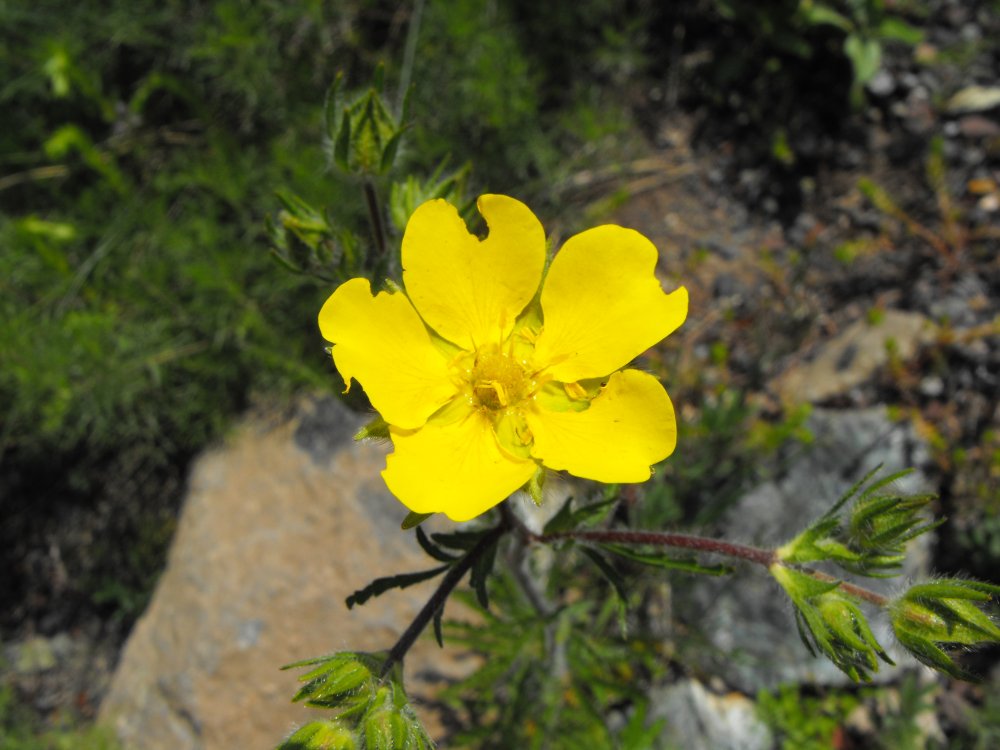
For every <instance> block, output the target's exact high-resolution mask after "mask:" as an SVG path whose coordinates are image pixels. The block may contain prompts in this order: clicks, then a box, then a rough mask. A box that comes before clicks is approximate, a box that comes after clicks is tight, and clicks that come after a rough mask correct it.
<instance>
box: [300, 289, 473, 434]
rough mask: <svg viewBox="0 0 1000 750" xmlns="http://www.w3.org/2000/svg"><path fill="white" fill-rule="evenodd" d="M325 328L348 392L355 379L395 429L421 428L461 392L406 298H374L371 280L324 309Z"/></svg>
mask: <svg viewBox="0 0 1000 750" xmlns="http://www.w3.org/2000/svg"><path fill="white" fill-rule="evenodd" d="M319 328H320V331H321V332H322V333H323V338H325V339H326V340H327V341H331V342H333V361H334V363H335V364H336V365H337V370H339V371H340V374H341V375H342V376H343V378H344V382H345V383H346V384H347V387H348V389H349V388H350V387H351V378H355V379H356V380H357V381H358V382H359V383H361V385H362V387H363V388H364V389H365V393H367V394H368V398H369V400H371V402H372V406H374V407H375V409H376V410H378V412H379V413H380V414H381V415H382V418H383V419H384V420H385V421H386V422H388V423H389V424H391V425H396V426H397V427H404V428H411V429H412V428H415V427H420V426H421V425H422V424H423V423H424V422H426V421H427V418H428V417H429V416H430V415H431V414H433V413H434V412H435V411H437V410H438V409H439V408H440V407H441V406H443V405H444V404H446V403H447V402H448V401H449V400H451V399H452V397H454V396H455V394H456V393H457V392H458V387H457V386H456V384H455V383H454V382H453V381H452V380H451V378H450V376H449V372H448V361H447V359H446V358H445V356H444V355H443V354H442V353H441V352H440V351H439V350H438V348H437V347H435V346H434V344H433V343H431V334H430V333H429V332H428V330H427V327H426V326H425V325H424V323H423V321H422V320H421V319H420V316H419V315H417V311H416V310H414V309H413V305H411V304H410V301H409V300H408V299H406V295H405V294H401V293H399V292H396V293H389V292H379V293H378V294H377V295H376V296H375V297H372V293H371V285H370V284H369V283H368V279H351V280H350V281H347V282H344V283H343V284H341V285H340V286H339V287H337V289H336V291H335V292H334V293H333V294H332V295H330V298H329V299H328V300H327V301H326V303H325V304H324V305H323V309H322V310H320V313H319Z"/></svg>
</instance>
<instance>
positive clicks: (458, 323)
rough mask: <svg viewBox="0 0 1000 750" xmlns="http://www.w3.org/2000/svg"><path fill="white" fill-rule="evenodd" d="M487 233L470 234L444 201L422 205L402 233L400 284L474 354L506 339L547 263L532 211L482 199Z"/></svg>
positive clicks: (442, 331) (439, 327)
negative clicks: (401, 277)
mask: <svg viewBox="0 0 1000 750" xmlns="http://www.w3.org/2000/svg"><path fill="white" fill-rule="evenodd" d="M478 207H479V212H480V213H481V214H482V215H483V218H485V219H486V223H487V225H488V227H489V235H488V236H487V237H486V239H485V240H483V241H481V242H480V241H479V239H478V238H476V237H475V236H474V235H472V234H470V233H469V230H468V228H467V227H466V226H465V222H464V221H463V220H462V218H461V216H459V214H458V210H457V209H456V208H455V207H454V206H452V205H451V204H450V203H448V202H447V201H444V200H440V199H439V200H433V201H429V202H427V203H424V204H423V205H421V206H420V207H419V208H417V210H416V211H414V213H413V216H411V217H410V221H409V223H408V224H407V225H406V231H405V233H404V235H403V244H402V259H403V283H404V285H405V286H406V292H407V294H408V295H409V296H410V299H411V300H412V301H413V305H414V307H416V309H417V311H418V312H419V313H420V315H421V316H422V317H423V319H424V320H425V321H426V323H427V325H429V326H430V327H431V328H433V329H434V331H435V332H437V334H438V335H440V336H441V337H443V338H445V339H448V340H449V341H451V342H452V343H454V344H457V345H458V346H460V347H462V348H463V349H466V350H469V351H471V350H472V349H475V348H477V347H479V346H485V345H488V344H493V345H499V344H501V343H502V342H503V341H505V340H506V339H507V336H508V335H509V334H510V332H511V330H512V328H513V326H514V322H515V320H516V319H517V317H518V316H519V315H520V314H521V312H522V311H523V310H524V308H525V307H526V306H527V305H528V303H529V302H530V301H531V300H532V298H533V297H534V296H535V293H536V292H537V290H538V284H539V282H540V281H541V277H542V268H543V266H544V264H545V232H544V230H543V229H542V225H541V223H540V222H539V221H538V219H537V218H536V217H535V215H534V214H533V213H532V212H531V210H530V209H529V208H528V207H527V206H525V205H524V204H523V203H521V202H520V201H517V200H514V199H513V198H508V197H507V196H504V195H484V196H481V197H480V198H479V202H478Z"/></svg>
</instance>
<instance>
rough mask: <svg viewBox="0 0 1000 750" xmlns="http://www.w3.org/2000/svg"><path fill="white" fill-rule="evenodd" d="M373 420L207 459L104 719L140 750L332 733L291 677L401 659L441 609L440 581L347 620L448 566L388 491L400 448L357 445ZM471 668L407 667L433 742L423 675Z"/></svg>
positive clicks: (265, 428) (299, 422)
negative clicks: (426, 608)
mask: <svg viewBox="0 0 1000 750" xmlns="http://www.w3.org/2000/svg"><path fill="white" fill-rule="evenodd" d="M364 421H365V420H364V418H363V417H361V416H359V415H357V414H354V413H352V412H350V411H349V410H347V409H346V408H345V407H344V406H342V405H341V404H340V403H339V402H337V401H335V400H332V399H320V400H316V401H312V402H310V403H307V404H305V406H304V407H303V408H301V409H300V410H299V413H298V414H297V415H296V416H295V417H293V418H291V419H288V418H281V417H275V416H269V417H266V418H262V419H258V420H255V421H249V422H247V423H246V424H244V425H243V426H242V427H241V428H239V429H238V430H237V431H236V434H235V435H234V436H233V437H232V438H231V440H229V442H228V443H227V444H226V445H224V446H220V447H219V448H217V449H215V450H213V451H210V452H209V453H207V454H206V455H203V456H202V457H201V458H199V460H198V461H197V463H196V465H195V467H194V469H193V472H192V475H191V478H190V489H189V495H188V497H187V499H186V501H185V504H184V509H183V512H182V516H181V519H180V523H179V527H178V531H177V535H176V538H175V540H174V542H173V546H172V547H171V550H170V555H169V559H168V564H167V569H166V571H165V572H164V574H163V577H162V578H161V580H160V583H159V585H158V587H157V590H156V593H155V595H154V597H153V599H152V602H151V603H150V605H149V608H148V610H147V611H146V613H145V614H144V615H143V617H142V619H141V620H140V621H139V623H138V624H137V626H136V628H135V630H134V631H133V633H132V635H131V637H130V638H129V641H128V643H127V645H126V647H125V650H124V654H123V656H122V659H121V662H120V664H119V666H118V668H117V670H116V673H115V676H114V679H113V681H112V684H111V687H110V690H109V692H108V694H107V697H106V699H105V701H104V703H103V705H102V707H101V719H102V721H104V722H105V723H108V724H110V725H111V726H113V727H114V729H115V730H116V732H117V734H118V736H119V737H120V738H121V740H122V742H123V743H124V745H125V747H126V748H142V750H158V749H160V748H162V749H163V750H212V749H213V748H218V749H219V750H223V749H225V750H231V749H232V748H261V747H273V746H275V745H276V744H277V743H278V742H279V741H280V740H281V739H282V738H283V737H284V736H286V735H287V734H289V733H290V732H291V731H292V730H293V729H294V728H295V727H297V726H299V725H302V724H304V723H306V722H307V721H309V720H311V719H314V718H319V712H317V711H315V710H312V709H306V708H304V707H302V706H299V705H293V704H292V703H291V697H292V695H293V694H294V693H295V691H296V689H297V679H296V678H297V674H296V673H295V672H281V671H279V668H280V667H281V666H282V665H283V664H288V663H290V662H293V661H297V660H299V659H304V658H308V657H312V656H320V655H322V654H325V653H329V652H331V651H338V650H351V651H355V650H357V651H378V650H383V649H387V648H389V647H390V646H392V644H393V643H394V642H395V641H396V639H397V637H398V636H399V634H400V633H401V632H402V630H403V629H404V628H405V627H406V626H407V625H408V624H409V622H410V621H411V620H412V618H413V616H414V615H415V614H416V612H417V611H418V610H419V608H420V607H421V606H422V605H423V603H424V602H425V601H426V599H427V598H428V596H429V595H430V592H431V591H432V590H433V587H434V586H435V585H436V582H433V581H430V582H426V583H424V584H421V585H418V586H415V587H413V588H409V589H406V590H404V591H392V592H389V593H387V594H385V595H384V596H382V597H380V598H378V599H375V600H373V601H370V602H368V603H367V604H366V605H365V606H363V607H356V608H355V609H353V610H350V611H348V610H347V609H346V607H345V606H344V598H345V597H346V596H347V595H349V594H350V593H351V592H353V591H354V590H356V589H358V588H361V587H362V586H364V585H366V584H368V583H369V582H370V581H371V580H372V579H374V578H376V577H379V576H385V575H390V574H394V573H400V572H411V571H415V570H421V569H425V568H428V567H431V565H432V561H430V560H429V558H427V557H426V556H425V555H424V554H423V553H422V552H421V551H420V550H419V548H418V546H417V545H416V542H415V540H414V537H413V534H412V532H403V531H401V530H400V528H399V525H400V522H401V521H402V520H403V518H404V517H405V516H406V509H405V508H404V507H403V506H402V505H400V504H399V503H398V502H397V501H396V500H395V499H394V498H392V497H391V496H390V495H389V493H388V491H387V490H386V488H385V485H384V484H383V482H382V479H381V477H380V476H379V472H380V471H381V469H382V468H383V466H384V456H385V454H386V452H387V451H388V447H387V446H379V445H374V444H358V443H355V442H353V440H351V436H352V435H353V434H354V433H355V431H356V430H357V429H358V428H359V427H360V425H361V424H362V423H363V422H364ZM455 614H456V610H455V609H454V607H453V605H451V604H449V608H448V616H454V615H455ZM463 664H464V663H463V662H462V656H461V654H460V653H458V652H457V651H456V650H455V649H445V650H444V651H441V650H439V649H438V648H437V646H436V644H434V643H433V641H432V640H427V639H424V640H422V641H421V642H419V643H418V644H417V645H416V646H415V647H414V649H413V650H412V651H411V652H410V654H409V655H408V657H407V661H406V677H407V688H408V692H409V693H410V695H411V697H412V698H414V699H415V702H416V704H417V710H418V712H419V713H420V714H421V716H422V718H423V719H424V720H425V721H426V722H427V724H428V728H429V729H430V730H431V732H432V733H435V732H436V731H439V730H440V727H439V725H436V724H435V723H434V716H433V715H431V714H430V713H429V712H427V711H425V710H423V709H421V701H425V700H426V699H427V697H429V696H430V695H431V694H432V692H433V690H432V689H431V687H430V685H429V683H427V682H424V681H423V680H422V679H421V675H423V674H425V673H433V674H434V675H435V677H436V678H437V679H440V678H441V677H442V676H444V677H446V678H447V677H449V676H454V675H455V674H456V670H458V671H461V670H462V669H463V668H464V667H463Z"/></svg>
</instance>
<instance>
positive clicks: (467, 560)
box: [381, 520, 510, 677]
mask: <svg viewBox="0 0 1000 750" xmlns="http://www.w3.org/2000/svg"><path fill="white" fill-rule="evenodd" d="M509 529H510V526H509V525H508V523H507V522H506V520H503V521H501V522H500V523H499V524H497V525H496V526H495V527H493V528H492V529H491V530H490V531H488V532H486V533H485V534H483V535H482V536H481V537H480V538H479V541H478V542H476V545H475V546H474V547H473V548H472V549H470V550H469V551H468V552H467V553H466V554H465V557H463V558H462V559H460V560H459V561H458V562H456V563H455V564H454V565H453V566H452V567H451V568H450V569H449V570H448V572H447V573H445V576H444V578H443V579H442V580H441V583H440V584H439V585H438V587H437V590H436V591H435V592H434V593H433V594H432V595H431V598H430V599H428V600H427V603H426V604H425V605H424V606H423V609H421V610H420V612H418V613H417V616H416V617H415V618H413V622H411V623H410V626H409V627H408V628H407V629H406V630H405V631H403V634H402V635H401V636H400V637H399V640H398V641H396V645H394V646H393V647H392V648H391V649H389V655H388V657H386V660H385V664H383V665H382V674H381V676H382V677H385V676H386V675H387V674H389V670H390V669H392V666H393V665H394V664H396V663H397V662H401V661H403V657H404V656H406V652H407V651H409V650H410V647H411V646H413V644H414V643H416V640H417V638H418V637H419V636H420V634H421V633H422V632H424V628H426V627H427V624H428V623H429V622H430V621H431V620H433V619H434V615H436V614H437V612H438V610H439V609H441V608H442V607H443V606H444V604H445V602H446V601H447V599H448V597H449V596H450V595H451V592H452V591H453V590H454V588H455V587H456V586H457V585H458V584H459V582H460V581H461V580H462V578H463V577H464V576H465V574H466V573H468V572H469V570H470V569H471V568H472V566H473V565H475V564H476V561H477V560H478V559H479V558H480V557H482V556H483V553H485V552H486V551H487V550H488V549H489V548H490V547H491V546H492V545H493V544H494V543H495V542H496V540H497V539H499V538H500V537H502V536H503V535H504V534H506V533H507V531H508V530H509Z"/></svg>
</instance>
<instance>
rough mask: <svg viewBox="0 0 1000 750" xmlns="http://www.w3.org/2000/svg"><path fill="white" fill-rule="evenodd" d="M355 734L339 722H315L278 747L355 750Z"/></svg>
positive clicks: (294, 749)
mask: <svg viewBox="0 0 1000 750" xmlns="http://www.w3.org/2000/svg"><path fill="white" fill-rule="evenodd" d="M356 747H357V743H356V742H355V740H354V732H352V731H351V730H350V728H349V727H347V726H345V725H344V724H342V723H341V722H339V721H313V722H310V723H309V724H306V725H305V726H304V727H302V728H301V729H299V730H298V731H297V732H295V734H293V735H292V736H291V737H289V738H288V739H287V740H285V741H284V742H282V743H281V744H280V745H278V747H277V750H355V748H356Z"/></svg>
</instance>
